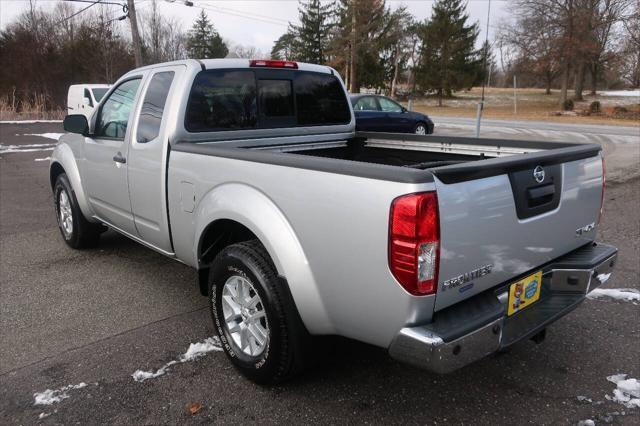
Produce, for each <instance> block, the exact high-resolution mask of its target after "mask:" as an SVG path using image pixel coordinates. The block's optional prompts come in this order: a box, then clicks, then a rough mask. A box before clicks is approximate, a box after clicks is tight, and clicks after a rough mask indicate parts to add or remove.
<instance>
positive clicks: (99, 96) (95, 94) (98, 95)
mask: <svg viewBox="0 0 640 426" xmlns="http://www.w3.org/2000/svg"><path fill="white" fill-rule="evenodd" d="M108 90H109V88H108V87H106V88H104V89H91V92H93V97H94V98H95V99H96V102H100V99H102V97H103V96H104V95H105V93H107V91H108Z"/></svg>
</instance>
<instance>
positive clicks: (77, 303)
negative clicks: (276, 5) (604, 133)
mask: <svg viewBox="0 0 640 426" xmlns="http://www.w3.org/2000/svg"><path fill="white" fill-rule="evenodd" d="M45 132H53V133H55V132H61V129H60V126H59V125H56V124H29V125H3V124H0V144H2V147H0V342H1V345H0V424H36V423H40V422H41V423H44V424H47V423H51V424H53V423H68V424H71V423H83V424H96V423H116V424H137V423H146V424H159V423H165V424H175V423H182V422H197V423H204V422H216V423H241V422H242V423H268V424H271V423H285V422H286V423H303V422H304V423H411V424H414V423H421V424H424V423H430V424H431V423H433V424H435V423H473V424H496V423H500V424H502V423H509V424H515V423H523V422H531V423H543V424H576V423H577V422H578V421H580V420H585V419H594V420H595V421H596V422H597V423H603V422H606V421H612V422H614V423H618V424H629V425H631V424H638V422H639V421H640V413H639V411H640V410H638V409H628V408H625V407H623V406H622V405H620V404H618V403H615V402H613V401H609V400H607V399H606V397H605V396H606V395H612V394H613V389H614V388H615V385H614V384H613V383H611V382H609V381H607V379H606V377H607V376H609V375H612V374H616V373H626V374H629V375H630V377H635V378H640V363H638V359H640V306H638V305H634V304H632V303H629V302H622V301H611V300H587V301H586V302H585V303H584V304H583V306H581V307H580V308H578V309H577V310H576V311H575V312H573V313H572V314H571V315H569V316H568V317H566V318H565V319H564V320H562V321H560V322H558V323H556V324H555V325H553V326H552V327H550V329H549V333H548V337H547V340H546V341H545V342H544V343H543V344H541V345H535V344H534V343H532V342H522V343H521V344H519V345H518V346H516V347H515V348H513V350H512V351H511V352H509V353H507V354H502V355H499V356H493V357H490V358H488V359H485V360H482V361H480V362H478V363H476V364H474V365H472V366H469V367H466V368H464V369H462V370H460V371H458V372H456V373H453V374H451V375H447V376H437V375H434V374H430V373H428V372H424V371H420V370H416V369H414V368H411V367H408V366H405V365H402V364H399V363H397V362H394V361H393V360H390V359H389V358H388V357H387V355H386V353H385V351H384V350H382V349H377V348H373V347H370V346H367V345H363V344H359V343H356V342H350V341H344V340H338V341H336V342H335V344H334V348H333V350H332V351H331V352H330V353H329V354H328V355H327V357H326V359H325V360H324V361H323V362H322V363H321V364H320V365H319V366H318V367H317V368H316V369H314V370H312V371H310V372H308V373H307V374H305V375H304V376H302V377H300V378H298V379H296V380H294V381H293V382H290V383H287V384H284V385H282V386H278V387H275V388H261V387H258V386H255V385H253V384H251V383H249V382H247V381H246V380H244V379H243V378H242V377H241V376H239V375H238V374H237V373H236V372H235V370H234V369H233V368H232V367H231V366H230V364H229V363H228V362H227V360H226V359H225V356H224V355H223V354H222V353H221V352H212V353H210V354H208V355H206V356H204V357H202V358H200V359H198V360H196V361H192V362H185V363H182V364H178V365H174V366H172V367H171V368H170V369H169V371H168V372H167V373H166V374H165V375H164V376H161V377H158V378H156V379H151V380H148V381H146V382H142V383H138V382H135V381H133V379H132V377H131V374H132V373H133V372H134V371H136V370H137V369H145V370H153V369H158V368H160V367H161V366H162V365H164V364H165V363H167V362H169V361H171V360H174V359H177V358H178V357H179V356H180V354H183V353H184V352H185V351H186V350H187V348H188V347H189V344H190V343H193V342H198V341H202V340H203V339H205V338H206V337H208V336H211V335H212V334H213V327H212V326H211V322H210V317H209V313H208V311H207V308H206V300H205V299H204V298H202V297H201V296H200V295H199V293H198V290H197V288H196V285H195V278H196V277H195V273H194V272H193V271H192V270H190V269H188V268H186V267H184V266H183V265H181V264H179V263H177V262H172V261H170V260H167V259H164V258H162V257H161V256H159V255H157V254H155V253H154V252H152V251H149V250H147V249H145V248H143V247H141V246H139V245H137V244H135V243H133V242H130V241H129V240H127V239H126V238H124V237H121V236H119V235H117V234H114V233H107V234H105V235H104V238H103V240H102V243H101V245H100V247H99V248H97V249H94V250H88V251H83V252H79V251H73V250H71V249H69V248H67V247H66V246H65V244H64V243H63V242H62V239H61V237H60V235H59V232H58V230H57V227H56V223H55V219H54V214H53V206H52V200H51V195H50V188H49V182H48V175H47V162H46V161H34V160H35V159H41V158H45V157H46V156H47V155H48V153H49V151H44V150H41V149H47V148H48V146H47V144H50V143H51V140H49V139H45V138H42V137H39V136H19V135H23V134H27V133H45ZM8 145H21V146H23V148H18V150H22V151H25V150H27V149H37V151H28V152H19V153H6V152H4V153H3V152H2V150H5V151H6V149H7V148H6V147H7V146H8ZM25 145H39V147H38V146H36V147H25ZM606 197H607V207H606V210H605V218H604V223H603V226H602V229H601V231H600V235H601V239H602V240H603V241H605V242H610V243H613V244H616V245H618V247H619V248H620V261H619V263H618V267H617V272H616V274H615V275H614V277H613V278H612V279H611V280H610V281H609V282H608V283H607V284H606V287H611V288H622V287H626V288H629V287H631V288H636V289H637V288H640V266H639V265H638V259H639V258H640V229H639V228H640V223H639V222H638V216H637V211H638V209H639V208H640V189H639V185H638V181H637V180H632V181H628V182H627V183H623V184H614V185H611V186H610V187H609V188H608V190H607V196H606ZM81 382H84V383H86V384H87V386H86V387H84V388H81V389H74V390H68V392H67V394H68V396H69V398H67V399H64V400H62V401H61V402H59V403H56V404H53V405H51V406H35V405H34V396H33V394H34V393H36V392H43V391H45V390H46V389H59V388H61V387H64V386H67V385H77V384H79V383H81ZM578 396H584V397H587V398H590V399H591V400H592V401H593V402H588V401H581V400H579V399H578ZM191 403H199V404H201V406H202V409H201V410H200V411H199V412H198V413H197V414H195V415H191V414H189V413H188V412H187V409H186V406H187V405H188V404H191ZM623 412H624V415H623V414H622V413H623ZM41 415H42V416H43V418H42V419H39V417H40V416H41Z"/></svg>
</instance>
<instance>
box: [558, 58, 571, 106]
mask: <svg viewBox="0 0 640 426" xmlns="http://www.w3.org/2000/svg"><path fill="white" fill-rule="evenodd" d="M568 87H569V62H568V61H567V60H565V61H564V63H563V64H562V75H561V85H560V108H561V109H562V108H564V103H565V102H566V101H567V91H568Z"/></svg>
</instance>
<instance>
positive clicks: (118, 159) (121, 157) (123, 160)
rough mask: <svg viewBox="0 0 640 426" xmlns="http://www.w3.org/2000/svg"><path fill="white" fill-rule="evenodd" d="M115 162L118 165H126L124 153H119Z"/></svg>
mask: <svg viewBox="0 0 640 426" xmlns="http://www.w3.org/2000/svg"><path fill="white" fill-rule="evenodd" d="M113 161H115V162H116V163H122V164H124V163H126V162H127V159H126V158H124V157H123V156H122V153H120V152H118V153H117V154H116V155H114V156H113Z"/></svg>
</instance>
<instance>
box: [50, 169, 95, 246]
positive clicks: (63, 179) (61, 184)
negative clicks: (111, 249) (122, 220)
mask: <svg viewBox="0 0 640 426" xmlns="http://www.w3.org/2000/svg"><path fill="white" fill-rule="evenodd" d="M53 196H54V202H55V206H56V217H57V219H58V228H60V233H61V234H62V238H63V239H64V241H65V243H67V244H68V245H69V246H70V247H72V248H74V249H82V248H88V247H95V246H96V245H97V244H98V240H99V239H100V232H101V231H102V226H101V225H99V224H95V223H91V222H89V221H87V219H85V217H84V215H83V214H82V211H81V210H80V207H79V206H78V200H77V199H76V196H75V194H74V192H73V189H71V184H70V183H69V178H67V175H66V174H65V173H62V174H60V175H59V176H58V178H57V179H56V184H55V186H54V187H53Z"/></svg>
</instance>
